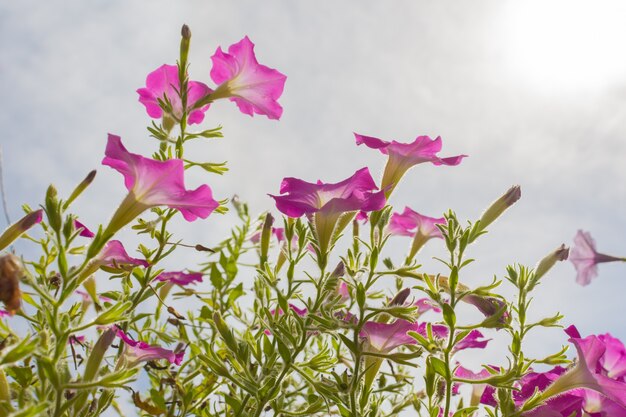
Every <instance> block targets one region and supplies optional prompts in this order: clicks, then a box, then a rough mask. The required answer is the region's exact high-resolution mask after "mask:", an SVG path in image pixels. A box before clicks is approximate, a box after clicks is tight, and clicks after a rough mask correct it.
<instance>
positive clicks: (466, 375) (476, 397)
mask: <svg viewBox="0 0 626 417" xmlns="http://www.w3.org/2000/svg"><path fill="white" fill-rule="evenodd" d="M454 376H455V378H460V379H465V380H468V381H481V380H484V379H487V378H489V377H491V376H492V375H491V373H490V372H489V371H488V370H487V369H485V368H483V369H481V370H480V372H473V371H471V370H469V369H466V368H464V367H462V366H459V367H458V368H456V370H455V371H454ZM458 385H459V384H455V385H454V386H455V387H456V390H457V391H458ZM453 389H454V388H453ZM494 393H495V389H493V387H491V386H490V385H488V384H480V383H477V384H472V398H471V400H470V406H476V405H478V404H486V405H491V406H495V405H496V401H495V399H494V398H493V394H494Z"/></svg>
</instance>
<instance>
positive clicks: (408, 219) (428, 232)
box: [389, 207, 446, 260]
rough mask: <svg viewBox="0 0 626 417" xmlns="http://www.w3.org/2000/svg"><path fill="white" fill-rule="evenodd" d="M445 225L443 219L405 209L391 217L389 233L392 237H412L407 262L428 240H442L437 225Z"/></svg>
mask: <svg viewBox="0 0 626 417" xmlns="http://www.w3.org/2000/svg"><path fill="white" fill-rule="evenodd" d="M445 223H446V219H445V218H444V217H441V218H434V217H428V216H423V215H421V214H419V213H418V212H416V211H414V210H412V209H410V208H409V207H405V208H404V212H402V213H393V214H392V215H391V220H389V232H390V233H391V234H393V235H400V236H411V237H413V243H412V244H411V250H410V251H409V260H411V259H413V257H414V256H415V254H417V252H418V251H419V250H420V249H421V248H422V246H424V245H425V244H426V242H428V241H429V240H430V239H432V238H439V239H442V238H443V235H442V234H441V230H439V228H438V227H437V225H438V224H445Z"/></svg>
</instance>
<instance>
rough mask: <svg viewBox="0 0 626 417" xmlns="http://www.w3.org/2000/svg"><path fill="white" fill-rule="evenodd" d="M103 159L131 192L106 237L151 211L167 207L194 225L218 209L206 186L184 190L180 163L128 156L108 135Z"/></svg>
mask: <svg viewBox="0 0 626 417" xmlns="http://www.w3.org/2000/svg"><path fill="white" fill-rule="evenodd" d="M105 155H106V157H105V158H104V159H103V160H102V164H103V165H108V166H110V167H111V168H114V169H116V170H117V171H119V172H120V173H122V175H124V183H125V185H126V188H127V189H128V191H130V192H129V194H128V196H127V197H126V199H125V200H124V201H123V202H122V204H121V205H120V207H119V208H118V209H117V211H116V213H115V214H114V215H113V219H112V220H111V222H110V224H109V226H108V227H107V231H106V232H105V236H106V237H109V235H111V236H112V234H113V233H115V231H117V230H119V229H120V228H121V227H123V226H124V225H126V224H128V223H129V222H130V221H132V220H133V219H134V218H135V217H137V216H138V215H139V214H141V213H142V212H143V211H144V210H146V209H148V208H150V207H156V206H168V207H170V208H174V209H177V210H178V211H180V212H181V214H182V215H183V217H184V218H185V220H187V221H194V220H196V219H197V218H198V217H199V218H202V219H205V218H207V217H208V216H209V215H210V214H211V213H212V212H213V210H215V209H216V208H217V207H218V206H219V203H218V202H217V201H215V200H214V199H213V195H212V193H211V188H209V186H208V185H206V184H205V185H201V186H200V187H198V188H196V189H195V190H191V191H190V190H187V189H185V182H184V172H185V170H184V167H183V161H182V160H180V159H169V160H167V161H156V160H154V159H149V158H144V157H143V156H141V155H137V154H134V153H130V152H128V151H127V150H126V148H125V147H124V145H122V140H121V138H120V137H119V136H115V135H109V140H108V143H107V147H106V152H105ZM111 229H112V230H111ZM107 232H108V233H107Z"/></svg>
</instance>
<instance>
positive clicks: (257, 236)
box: [250, 227, 297, 243]
mask: <svg viewBox="0 0 626 417" xmlns="http://www.w3.org/2000/svg"><path fill="white" fill-rule="evenodd" d="M272 234H273V235H274V236H276V240H278V243H280V242H282V241H283V240H285V229H284V228H282V227H272ZM295 239H297V236H295V235H294V240H295ZM260 241H261V230H257V231H256V232H254V233H253V234H252V236H250V242H252V243H259V242H260Z"/></svg>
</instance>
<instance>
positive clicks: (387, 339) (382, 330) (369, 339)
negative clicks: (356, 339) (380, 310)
mask: <svg viewBox="0 0 626 417" xmlns="http://www.w3.org/2000/svg"><path fill="white" fill-rule="evenodd" d="M419 328H420V325H419V324H418V323H411V322H410V321H407V320H402V319H398V320H396V321H394V322H393V323H378V322H375V321H368V322H366V323H365V324H364V325H363V328H362V330H361V334H360V336H361V338H362V339H364V340H365V346H366V349H367V350H372V351H375V352H378V353H389V352H391V351H392V350H394V349H395V348H397V347H399V346H402V345H414V344H416V343H417V341H416V340H415V339H414V338H413V337H411V336H409V335H408V332H409V331H413V332H418V333H419Z"/></svg>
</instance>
